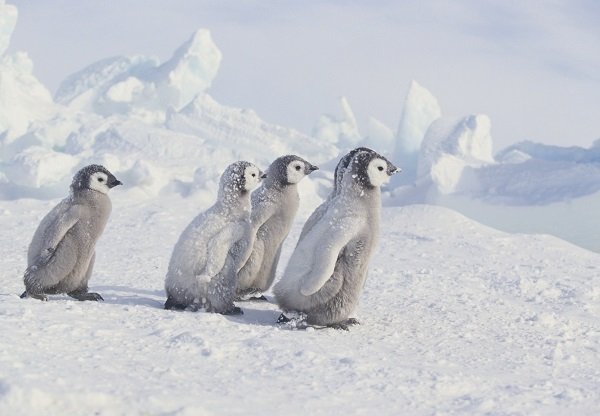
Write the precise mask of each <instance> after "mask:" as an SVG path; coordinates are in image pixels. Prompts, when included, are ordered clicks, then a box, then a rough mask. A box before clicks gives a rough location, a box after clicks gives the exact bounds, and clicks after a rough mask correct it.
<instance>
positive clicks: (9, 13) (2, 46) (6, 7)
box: [0, 0, 18, 56]
mask: <svg viewBox="0 0 600 416" xmlns="http://www.w3.org/2000/svg"><path fill="white" fill-rule="evenodd" d="M17 15H18V11H17V8H16V7H15V6H13V5H12V4H6V2H5V1H4V0H0V56H2V55H4V52H6V49H8V45H9V44H10V38H11V36H12V33H13V31H14V30H15V26H16V24H17Z"/></svg>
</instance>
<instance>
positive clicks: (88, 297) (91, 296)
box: [67, 292, 104, 302]
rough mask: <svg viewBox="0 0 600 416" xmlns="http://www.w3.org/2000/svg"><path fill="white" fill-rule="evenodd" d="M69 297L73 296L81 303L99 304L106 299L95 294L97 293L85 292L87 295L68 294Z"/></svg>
mask: <svg viewBox="0 0 600 416" xmlns="http://www.w3.org/2000/svg"><path fill="white" fill-rule="evenodd" d="M67 295H69V296H71V297H72V298H74V299H77V300H79V301H86V300H91V301H94V302H98V301H100V300H104V298H103V297H102V296H101V295H100V294H99V293H95V292H85V293H74V292H71V293H67Z"/></svg>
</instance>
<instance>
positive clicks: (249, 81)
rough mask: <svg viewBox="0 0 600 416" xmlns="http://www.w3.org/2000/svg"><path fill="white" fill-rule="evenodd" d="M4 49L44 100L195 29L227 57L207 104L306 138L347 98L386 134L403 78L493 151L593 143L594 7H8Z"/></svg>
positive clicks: (598, 108)
mask: <svg viewBox="0 0 600 416" xmlns="http://www.w3.org/2000/svg"><path fill="white" fill-rule="evenodd" d="M7 3H10V4H15V5H16V6H17V7H18V8H19V20H18V22H17V27H16V29H15V33H14V35H13V39H12V42H11V47H10V48H9V52H15V51H18V50H20V51H26V52H28V54H29V56H30V57H31V58H32V60H33V62H34V74H35V75H36V76H37V77H38V78H39V79H40V80H41V81H42V82H43V83H44V84H45V85H46V86H47V87H48V88H49V89H50V90H51V91H52V92H54V91H56V88H57V87H58V85H59V84H60V82H61V81H62V80H63V79H64V78H65V77H66V76H67V75H69V74H71V73H73V72H75V71H77V70H79V69H82V68H83V67H85V66H87V65H89V64H91V63H92V62H94V61H97V60H99V59H102V58H105V57H109V56H115V55H132V54H143V55H151V56H157V57H159V58H160V59H161V60H165V59H168V58H169V57H170V55H171V54H172V52H173V51H174V50H175V49H176V48H177V47H178V46H179V45H180V44H181V43H183V42H184V41H185V40H187V39H188V38H189V36H190V35H191V34H192V33H193V32H194V31H195V30H196V29H199V28H208V29H210V30H211V33H212V36H213V39H214V41H215V43H216V44H217V46H218V47H219V49H221V51H222V52H223V61H222V63H221V69H220V71H219V74H218V75H217V77H216V79H215V81H214V83H213V86H212V88H211V89H210V91H209V92H210V94H211V95H212V96H213V97H214V98H215V99H216V100H217V101H219V102H220V103H222V104H226V105H231V106H236V107H246V108H252V109H254V110H256V112H257V113H258V114H259V115H260V116H261V117H262V118H263V119H264V120H266V121H269V122H274V123H278V124H281V125H285V126H290V127H295V128H297V129H298V130H300V131H303V132H305V133H310V132H311V130H312V127H313V126H314V124H315V122H316V120H317V118H318V116H319V115H320V114H323V113H330V114H337V113H338V98H339V97H340V96H342V95H343V96H346V97H347V98H348V101H349V102H350V105H351V106H352V108H353V110H354V112H355V114H356V117H357V119H358V122H359V127H361V128H362V132H363V134H366V120H367V118H368V116H374V117H375V118H377V119H379V120H381V121H382V122H384V123H385V124H387V125H388V126H389V127H390V128H392V129H393V130H396V128H397V124H398V121H399V118H400V114H401V111H402V105H403V101H404V97H405V95H406V92H407V88H408V85H409V83H410V81H411V80H413V79H414V80H416V81H417V82H419V83H420V84H421V85H423V86H424V87H426V88H427V89H429V90H430V91H431V92H432V93H433V94H434V95H435V96H436V97H437V98H438V100H439V103H440V105H441V107H442V112H443V114H444V115H451V116H462V115H467V114H471V113H483V114H487V115H489V116H490V117H491V119H492V136H493V138H494V144H495V149H496V150H499V149H500V148H502V147H504V146H506V145H508V144H510V143H514V142H516V141H520V140H524V139H530V140H534V141H538V142H544V143H550V144H559V145H562V146H568V145H582V146H589V145H591V143H592V142H593V141H594V140H595V139H598V138H600V2H598V1H595V0H563V1H558V0H546V1H525V0H524V1H509V0H505V1H481V0H473V1H466V0H463V1H441V0H439V1H425V0H422V1H367V0H365V1H342V0H338V1H336V0H330V1H324V0H322V1H283V0H271V1H262V0H261V1H258V0H254V1H253V0H249V1H226V0H212V1H210V0H187V1H184V0H169V1H165V0H119V1H108V0H96V1H90V0H86V1H83V0H82V1H75V0H53V1H49V0H16V1H15V0H7Z"/></svg>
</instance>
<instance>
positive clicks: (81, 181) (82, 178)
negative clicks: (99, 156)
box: [71, 165, 122, 191]
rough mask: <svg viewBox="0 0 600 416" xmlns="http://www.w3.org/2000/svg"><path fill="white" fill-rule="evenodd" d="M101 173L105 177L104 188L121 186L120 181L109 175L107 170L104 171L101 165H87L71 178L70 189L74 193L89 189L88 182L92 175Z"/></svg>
mask: <svg viewBox="0 0 600 416" xmlns="http://www.w3.org/2000/svg"><path fill="white" fill-rule="evenodd" d="M98 172H102V173H104V174H105V175H106V178H107V179H106V182H107V183H106V186H107V187H108V188H113V187H115V186H117V185H122V183H121V181H119V180H118V179H117V178H115V176H114V175H113V174H112V173H110V171H109V170H108V169H106V168H105V167H104V166H102V165H88V166H85V167H83V168H81V169H80V170H79V171H77V173H76V174H75V176H73V182H71V188H72V189H73V190H74V191H78V190H82V189H90V180H91V178H92V175H94V174H95V173H98Z"/></svg>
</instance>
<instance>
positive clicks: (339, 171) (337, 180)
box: [333, 147, 377, 193]
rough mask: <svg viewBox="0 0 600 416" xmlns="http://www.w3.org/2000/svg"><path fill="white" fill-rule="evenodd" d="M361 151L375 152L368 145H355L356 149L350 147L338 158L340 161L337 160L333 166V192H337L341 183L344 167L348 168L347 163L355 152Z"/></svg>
mask: <svg viewBox="0 0 600 416" xmlns="http://www.w3.org/2000/svg"><path fill="white" fill-rule="evenodd" d="M361 152H366V153H371V154H377V153H376V152H375V151H374V150H372V149H369V148H368V147H357V148H356V149H352V150H350V151H349V152H348V153H346V154H345V155H344V157H342V158H341V159H340V161H339V162H338V164H337V166H336V167H335V171H334V173H333V178H334V182H333V187H334V192H336V193H337V192H339V187H340V185H341V183H342V179H343V178H344V172H345V171H346V169H348V165H349V164H350V162H351V161H352V159H353V158H354V156H355V155H356V154H357V153H361Z"/></svg>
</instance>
